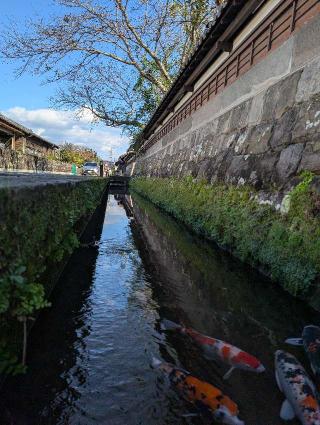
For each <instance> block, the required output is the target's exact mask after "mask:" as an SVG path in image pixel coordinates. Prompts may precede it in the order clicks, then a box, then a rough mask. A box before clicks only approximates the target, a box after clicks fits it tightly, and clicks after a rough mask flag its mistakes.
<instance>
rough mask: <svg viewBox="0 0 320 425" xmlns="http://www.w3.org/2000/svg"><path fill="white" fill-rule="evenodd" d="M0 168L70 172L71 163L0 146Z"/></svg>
mask: <svg viewBox="0 0 320 425" xmlns="http://www.w3.org/2000/svg"><path fill="white" fill-rule="evenodd" d="M1 169H3V170H21V171H22V170H23V171H33V172H35V171H47V172H55V173H71V164H68V163H65V162H60V161H54V160H49V159H47V158H46V157H44V156H43V157H42V156H37V155H30V154H24V153H22V152H19V151H15V150H12V149H8V148H5V147H3V146H2V147H1V146H0V170H1Z"/></svg>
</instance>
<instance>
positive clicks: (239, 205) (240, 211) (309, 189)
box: [131, 173, 320, 297]
mask: <svg viewBox="0 0 320 425" xmlns="http://www.w3.org/2000/svg"><path fill="white" fill-rule="evenodd" d="M131 188H132V190H134V191H136V192H137V193H139V194H140V195H142V196H144V197H146V198H148V199H149V200H150V201H152V202H153V203H154V204H156V205H158V206H159V207H160V208H162V209H164V210H165V211H167V212H168V213H170V214H171V215H173V216H174V217H175V218H177V219H178V220H180V221H182V222H183V223H185V224H186V225H187V226H188V227H189V228H191V229H192V230H193V231H195V232H196V233H198V234H200V235H202V236H204V237H205V238H207V239H210V240H213V241H215V242H216V243H217V244H219V245H220V246H222V247H223V248H225V249H227V250H229V251H230V252H231V253H232V254H233V255H234V256H236V257H237V258H239V259H241V260H242V261H244V262H246V263H249V264H251V265H253V266H254V267H257V268H259V269H261V270H263V271H264V272H265V273H266V274H268V275H269V276H270V277H271V278H272V279H273V280H275V281H277V282H280V283H281V284H282V285H283V287H284V288H285V289H287V290H288V291H289V292H291V293H292V294H293V295H295V296H300V297H307V296H308V295H309V294H310V293H311V292H312V290H313V289H315V287H316V282H317V281H318V279H319V274H320V193H319V179H318V178H316V177H314V176H313V175H312V174H311V173H305V174H304V175H303V176H301V177H300V181H299V183H298V184H297V185H296V186H295V187H294V188H293V189H292V190H291V192H290V193H289V194H288V195H287V196H286V197H285V202H284V203H283V208H282V212H280V211H277V210H276V209H275V208H274V206H273V205H270V204H269V203H261V202H260V201H259V194H258V192H256V191H255V190H254V189H253V188H252V187H249V186H240V187H237V186H233V185H225V184H214V185H210V184H208V183H206V182H205V181H202V182H199V181H196V180H194V179H192V178H191V177H189V178H185V179H174V178H135V179H133V180H132V182H131Z"/></svg>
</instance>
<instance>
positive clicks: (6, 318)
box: [0, 178, 107, 373]
mask: <svg viewBox="0 0 320 425" xmlns="http://www.w3.org/2000/svg"><path fill="white" fill-rule="evenodd" d="M106 184H107V181H106V179H98V178H97V179H90V180H83V181H81V180H79V181H77V182H66V183H61V182H60V183H59V184H50V185H41V186H35V187H28V186H27V187H24V188H18V189H0V320H1V325H0V329H1V333H0V373H1V372H4V371H9V372H10V371H15V366H14V365H15V363H16V360H17V358H16V355H17V354H18V352H19V350H21V332H20V330H21V326H20V324H19V320H20V321H21V318H26V317H27V319H28V320H30V319H32V316H34V315H35V314H36V311H38V310H40V309H41V308H43V307H45V306H46V305H47V303H46V301H45V299H46V297H47V296H48V294H49V293H50V291H51V289H52V288H53V285H54V283H55V281H56V279H57V277H58V275H59V273H60V272H61V268H62V267H63V264H64V261H65V259H66V258H67V257H68V255H70V253H71V252H72V251H73V249H74V248H75V247H76V246H77V245H78V236H79V235H80V233H81V232H82V230H83V229H84V226H85V224H86V223H87V222H88V220H89V218H90V216H91V214H92V213H93V211H94V210H95V209H96V207H97V206H98V204H99V202H100V200H101V197H102V194H103V192H104V190H105V188H106ZM10 365H12V368H11V367H10ZM11 369H12V370H11Z"/></svg>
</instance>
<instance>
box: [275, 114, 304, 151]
mask: <svg viewBox="0 0 320 425" xmlns="http://www.w3.org/2000/svg"><path fill="white" fill-rule="evenodd" d="M297 116H298V109H297V108H292V109H290V110H289V111H287V112H285V113H284V114H283V116H282V117H281V118H279V119H278V120H276V122H275V125H274V128H273V132H272V135H271V138H270V141H269V143H270V146H271V148H272V149H273V150H281V149H283V147H285V146H287V145H289V144H290V143H291V140H292V131H293V128H294V126H295V125H296V122H297Z"/></svg>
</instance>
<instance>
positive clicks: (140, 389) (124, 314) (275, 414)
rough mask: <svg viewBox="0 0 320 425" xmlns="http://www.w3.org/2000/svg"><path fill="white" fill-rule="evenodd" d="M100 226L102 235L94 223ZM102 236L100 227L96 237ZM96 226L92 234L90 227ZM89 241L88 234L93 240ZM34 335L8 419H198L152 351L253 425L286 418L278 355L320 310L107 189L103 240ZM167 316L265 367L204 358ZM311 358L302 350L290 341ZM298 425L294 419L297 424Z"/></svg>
mask: <svg viewBox="0 0 320 425" xmlns="http://www.w3.org/2000/svg"><path fill="white" fill-rule="evenodd" d="M92 232H93V231H92ZM99 233H100V232H95V236H97V234H99ZM92 234H93V233H92ZM88 237H89V236H88ZM52 303H53V307H52V308H51V309H48V311H46V312H44V313H43V314H42V315H41V317H40V320H38V322H37V324H36V325H35V327H34V329H33V331H32V335H31V338H30V348H29V353H28V356H29V363H30V368H29V371H28V373H27V374H26V376H23V377H17V378H12V379H10V380H8V381H7V383H6V385H5V388H3V390H2V394H1V398H0V400H1V405H0V406H1V408H2V417H5V423H8V424H17V425H20V424H23V425H29V424H30V425H31V424H32V425H37V424H46V425H48V424H49V425H50V424H63V425H65V424H81V425H82V424H83V425H91V424H106V425H118V424H119V425H120V424H121V425H138V424H145V425H154V424H159V425H160V424H161V425H162V424H176V425H178V424H179V425H181V424H187V423H189V424H200V423H204V422H203V421H202V419H201V418H193V417H189V418H185V417H184V416H183V415H184V414H187V413H190V412H191V411H193V409H192V407H190V406H189V405H188V404H186V403H185V402H184V401H183V400H181V399H180V398H179V397H178V395H177V394H176V393H175V392H174V391H173V390H172V388H170V386H169V385H168V383H167V381H166V380H165V379H164V378H163V376H162V375H161V373H158V372H157V371H155V370H152V369H151V367H150V360H151V357H152V355H154V356H156V357H159V358H162V359H163V360H165V361H170V362H173V363H175V364H177V365H181V366H183V367H184V368H186V369H188V370H190V372H192V373H193V374H194V375H196V376H198V377H199V378H200V379H204V380H207V381H209V382H211V383H212V384H214V385H216V386H217V387H219V388H220V389H221V390H222V391H223V392H224V393H226V394H228V395H229V396H230V397H231V398H232V399H233V400H235V401H236V402H237V403H238V404H239V408H240V412H241V415H242V418H243V419H244V420H245V422H246V424H247V425H278V424H281V423H282V422H281V421H280V419H279V409H280V405H281V402H282V396H281V394H280V393H279V391H278V389H277V387H276V384H275V380H274V376H273V353H274V351H275V349H276V348H281V347H282V348H287V349H288V347H285V346H284V345H283V343H282V341H283V340H284V339H285V338H286V337H287V336H295V335H299V334H300V333H301V329H302V328H303V326H304V325H305V324H307V323H310V322H313V323H315V322H317V321H318V319H319V316H318V315H315V313H313V311H312V310H310V309H309V308H307V307H305V306H304V305H303V304H302V303H301V302H298V301H296V300H294V299H292V298H291V297H290V296H289V295H287V294H286V293H283V292H282V291H281V290H279V288H277V287H276V286H274V285H272V284H270V283H269V281H268V280H266V279H264V278H263V277H261V275H259V274H258V273H256V272H254V271H253V270H252V269H250V268H247V267H244V266H243V265H241V264H239V262H237V261H236V260H234V259H232V258H230V257H229V256H228V255H227V254H225V253H223V252H221V251H220V250H219V249H217V248H215V247H213V246H212V245H211V244H208V243H206V242H204V241H203V240H200V239H198V238H196V237H194V236H192V235H191V234H190V233H188V232H187V231H186V229H185V228H184V227H183V226H180V225H179V224H177V223H176V222H175V221H173V220H172V219H171V218H170V217H168V216H167V215H165V214H163V213H161V212H159V211H158V210H157V209H156V208H155V207H153V206H152V205H151V204H150V203H148V202H146V201H145V200H143V199H141V198H139V197H137V196H135V197H133V198H132V197H131V196H129V195H114V196H113V195H110V196H109V200H108V206H107V211H106V215H105V218H104V222H103V229H102V233H101V238H100V244H99V247H98V248H79V249H78V250H77V252H76V253H75V254H74V255H73V257H72V259H71V261H70V262H69V264H68V267H67V269H66V270H65V272H64V274H63V276H62V277H61V279H60V282H59V284H58V285H57V288H56V290H55V291H54V294H53V296H52ZM162 318H167V319H170V320H173V321H176V322H179V323H184V324H185V325H186V326H190V327H193V328H195V329H197V330H199V331H200V332H202V333H205V334H208V335H212V336H215V337H217V338H220V339H223V340H226V341H228V342H231V343H233V344H235V345H237V346H239V347H241V348H243V349H245V350H246V351H249V352H251V353H252V354H255V355H257V357H258V358H260V360H261V361H262V362H263V364H265V366H266V367H267V371H266V373H265V374H262V375H256V374H250V373H249V372H241V371H235V372H234V373H233V375H232V377H231V378H230V379H229V380H228V381H223V379H222V376H223V375H224V373H225V372H226V370H227V367H226V366H224V365H221V364H217V363H214V362H213V361H209V360H206V359H205V358H204V356H203V354H202V352H201V351H200V350H199V349H198V348H197V347H196V346H195V344H193V343H192V341H191V340H190V339H188V338H187V337H185V336H183V335H181V334H179V333H175V332H166V333H162V332H161V331H160V320H161V319H162ZM289 350H290V351H291V352H295V354H296V355H298V356H299V357H300V358H301V359H302V360H304V358H303V354H302V353H300V352H299V349H292V347H290V348H289ZM292 423H295V422H292Z"/></svg>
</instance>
